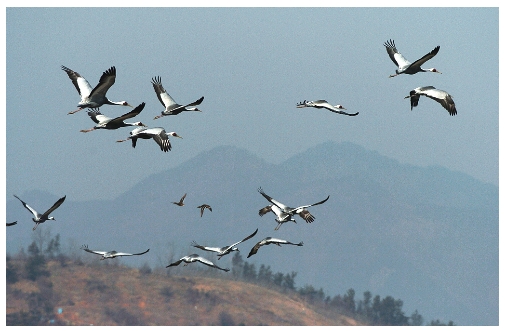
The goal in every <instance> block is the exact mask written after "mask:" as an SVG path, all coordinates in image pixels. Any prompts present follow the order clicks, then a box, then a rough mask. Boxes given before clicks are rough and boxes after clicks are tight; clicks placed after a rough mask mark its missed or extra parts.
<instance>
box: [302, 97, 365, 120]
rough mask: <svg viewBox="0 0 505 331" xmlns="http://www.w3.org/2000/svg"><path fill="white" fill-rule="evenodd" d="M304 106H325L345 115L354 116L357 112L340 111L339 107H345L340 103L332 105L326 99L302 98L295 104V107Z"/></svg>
mask: <svg viewBox="0 0 505 331" xmlns="http://www.w3.org/2000/svg"><path fill="white" fill-rule="evenodd" d="M305 107H314V108H325V109H328V110H329V111H332V112H334V113H337V114H342V115H347V116H356V115H358V114H359V112H357V113H353V114H350V113H347V112H345V111H342V110H341V109H345V108H344V107H343V106H342V105H335V106H333V105H331V104H330V103H329V102H328V101H326V100H315V101H307V100H303V102H299V103H297V104H296V108H305Z"/></svg>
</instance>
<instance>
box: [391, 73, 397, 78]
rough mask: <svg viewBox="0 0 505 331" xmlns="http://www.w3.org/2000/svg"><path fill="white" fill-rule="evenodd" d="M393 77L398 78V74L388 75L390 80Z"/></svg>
mask: <svg viewBox="0 0 505 331" xmlns="http://www.w3.org/2000/svg"><path fill="white" fill-rule="evenodd" d="M395 76H398V74H394V75H389V78H392V77H395Z"/></svg>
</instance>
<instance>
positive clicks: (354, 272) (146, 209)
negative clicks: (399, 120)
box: [7, 142, 498, 325]
mask: <svg viewBox="0 0 505 331" xmlns="http://www.w3.org/2000/svg"><path fill="white" fill-rule="evenodd" d="M260 186H261V187H262V188H263V189H264V190H265V192H266V193H267V194H269V195H271V196H272V197H274V198H275V199H277V200H279V201H281V202H283V203H286V204H289V205H291V206H293V207H294V206H295V205H301V204H306V203H313V202H316V201H320V200H322V199H323V198H325V197H326V196H328V195H330V199H329V200H328V201H327V202H326V203H325V204H322V205H319V206H315V207H312V208H311V213H312V214H313V215H314V216H315V217H316V220H315V222H314V223H311V224H307V223H305V222H304V221H303V220H301V219H299V218H298V219H297V224H293V223H291V222H290V223H288V224H285V225H283V226H282V227H281V228H280V229H279V230H278V231H273V229H274V227H275V225H276V224H275V222H274V221H273V218H274V216H273V215H272V214H268V215H265V216H263V217H259V215H258V210H259V209H260V208H262V207H264V206H266V205H267V204H268V201H266V200H265V199H264V198H263V197H262V196H261V195H260V194H259V193H258V192H257V189H258V188H259V187H260ZM39 193H40V192H39ZM184 193H187V198H186V201H185V202H186V205H185V206H183V207H179V206H176V205H174V204H172V203H171V202H172V201H178V200H179V199H180V197H181V196H182V195H183V194H184ZM30 197H31V193H27V194H26V197H25V200H26V201H27V202H28V203H29V204H30V205H32V204H31V200H30V199H31V198H30ZM46 199H47V200H49V201H52V200H53V198H52V197H50V196H49V197H41V198H40V200H41V201H42V200H44V201H46ZM48 203H52V202H48ZM202 203H208V204H210V205H211V206H212V207H213V211H212V212H207V211H206V213H205V214H204V215H203V217H200V215H199V210H198V209H197V208H196V206H198V205H200V204H202ZM32 206H33V207H35V208H41V209H43V208H44V206H47V204H46V203H43V204H42V206H41V207H38V206H39V203H38V202H37V203H33V205H32ZM54 216H55V217H56V219H57V221H56V222H46V224H43V225H42V226H45V225H48V224H49V226H48V227H42V229H45V228H47V229H51V231H52V232H53V233H56V232H59V233H61V235H62V238H64V237H66V238H69V239H70V238H73V240H75V237H80V238H77V239H78V240H79V242H75V243H74V249H76V248H77V246H80V245H81V244H84V243H88V244H89V245H90V248H93V249H103V250H107V249H108V248H107V247H105V246H108V245H112V246H115V248H111V249H125V250H126V249H129V250H132V251H136V250H138V249H142V250H145V249H146V247H147V246H149V247H150V248H151V252H152V254H149V257H147V255H146V257H147V258H148V260H149V263H151V264H153V263H154V264H157V265H160V264H163V263H167V262H168V260H169V258H167V256H172V257H174V258H177V257H178V256H179V255H181V254H187V253H190V252H193V250H192V249H191V247H190V245H189V244H190V243H191V241H192V240H195V241H197V242H198V243H200V244H203V245H209V246H214V245H218V246H223V245H227V244H231V243H233V242H236V241H237V240H238V239H241V238H243V237H244V236H245V235H247V234H250V233H252V232H253V231H254V230H255V229H256V228H258V229H259V232H258V235H257V236H256V237H255V238H253V239H251V240H250V241H248V242H246V243H243V244H241V245H240V246H241V247H239V248H241V249H243V250H244V251H247V250H248V249H250V246H252V245H254V241H255V240H258V241H259V240H260V239H263V238H264V237H265V236H275V237H278V238H282V239H287V240H290V241H304V243H305V245H304V247H303V249H296V248H298V247H295V248H292V247H282V248H277V249H276V248H275V247H274V248H270V247H268V248H266V249H265V250H264V251H260V252H259V253H258V254H257V255H255V256H253V257H251V261H254V262H255V263H256V264H258V265H259V264H265V265H272V267H273V269H274V270H277V269H278V270H279V271H282V272H286V271H287V272H289V271H296V272H298V278H297V279H298V281H300V284H297V285H300V286H303V285H304V284H311V285H313V286H315V287H322V288H323V289H324V290H325V291H326V292H329V293H330V294H334V293H343V292H344V291H346V290H347V289H349V288H354V289H356V292H357V293H360V291H365V290H371V291H372V292H374V293H384V294H391V295H393V296H394V297H400V298H402V299H403V300H405V305H406V311H407V313H410V312H411V310H413V309H418V310H419V311H420V312H422V313H423V316H427V318H429V319H431V317H430V315H429V314H431V313H433V314H435V313H437V314H438V313H441V314H446V315H444V316H433V318H434V319H435V318H440V319H441V320H447V319H452V320H454V321H455V322H456V323H457V324H460V325H461V324H472V323H476V324H491V325H492V324H493V321H496V322H497V321H498V317H497V316H498V313H497V305H498V297H497V294H496V296H493V295H491V296H489V295H486V294H484V293H492V292H493V291H494V290H495V289H496V290H497V288H498V188H497V187H496V186H493V185H492V184H487V183H482V182H479V181H478V180H476V179H473V178H472V177H470V176H468V175H465V174H462V173H459V172H455V171H451V170H448V169H445V168H443V167H432V166H430V167H417V166H412V165H405V164H402V163H400V162H398V161H396V160H393V159H390V158H387V157H385V156H382V155H380V154H379V153H377V152H375V151H368V150H366V149H364V148H363V147H361V146H358V145H355V144H352V143H333V142H328V143H324V144H321V145H319V146H316V147H314V148H311V149H309V150H307V151H305V152H301V153H300V154H298V155H297V156H295V157H293V158H290V159H288V160H286V161H284V162H281V163H280V164H278V165H275V164H270V163H267V162H265V161H264V160H262V159H261V158H259V157H257V156H255V155H254V154H252V153H250V152H248V151H245V150H243V149H240V148H236V147H233V146H222V147H218V148H215V149H212V150H209V151H206V152H203V153H201V154H199V155H197V156H196V157H195V158H193V159H191V160H188V161H186V162H185V163H183V164H181V165H179V166H176V167H174V168H171V169H168V170H166V171H162V172H159V173H158V174H155V175H151V176H148V177H147V178H145V179H143V180H142V181H140V182H139V183H137V184H136V185H134V186H133V187H132V189H131V190H129V191H127V192H125V193H124V194H122V195H120V196H118V197H117V198H116V199H114V200H111V201H86V202H74V201H72V200H71V197H67V201H66V202H65V204H64V205H62V207H60V209H58V210H57V212H55V215H54ZM29 217H30V215H29V214H28V213H27V212H26V210H24V208H22V206H21V205H20V204H19V202H18V203H16V202H15V201H14V199H8V200H7V218H8V221H12V220H13V219H16V220H18V223H19V224H18V225H16V227H10V228H9V229H8V230H9V231H8V235H7V248H8V251H9V249H12V247H14V250H15V249H16V248H17V247H19V243H17V241H19V242H24V243H26V241H27V238H26V233H21V232H20V231H21V229H22V228H23V229H24V231H27V230H26V229H28V228H31V226H32V225H31V224H29V223H31V222H30V221H29V220H30V218H29ZM25 219H26V221H24V220H25ZM12 228H16V229H12ZM30 231H31V230H30ZM17 232H19V233H17ZM81 241H82V242H81ZM26 246H27V244H24V245H23V247H26ZM125 246H126V247H125ZM244 246H245V247H244ZM295 249H296V250H295ZM181 256H182V255H181ZM179 257H180V256H179ZM207 257H208V258H214V257H213V256H212V255H209V256H207ZM286 257H296V259H290V258H286ZM467 257H471V259H468V258H467ZM484 257H486V258H484ZM220 261H223V262H224V264H225V265H224V267H226V263H229V261H228V260H227V259H221V260H220ZM311 270H312V271H311ZM460 270H461V271H460ZM413 284H424V286H426V287H429V288H432V289H433V290H425V289H424V288H423V289H420V290H417V289H415V286H414V285H413ZM409 293H412V297H409ZM468 295H471V296H472V300H471V303H470V304H469V303H467V301H468V300H469V299H468ZM461 298H465V300H463V299H461ZM440 302H447V303H449V302H452V304H451V305H453V307H446V308H445V309H446V310H445V311H444V310H443V309H438V307H437V309H436V310H435V309H434V308H429V307H430V305H431V306H434V307H435V306H437V305H438V304H439V303H440ZM416 303H419V304H416ZM448 305H449V304H448ZM489 310H491V311H492V312H491V313H490V312H489ZM484 312H486V314H487V316H488V317H483V316H484V315H486V314H484ZM465 318H466V319H467V321H465ZM472 321H473V322H472Z"/></svg>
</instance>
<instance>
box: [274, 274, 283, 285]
mask: <svg viewBox="0 0 505 331" xmlns="http://www.w3.org/2000/svg"><path fill="white" fill-rule="evenodd" d="M283 279H284V274H283V273H282V272H276V273H275V275H274V277H273V280H272V281H273V283H274V285H277V286H279V287H281V286H282V280H283Z"/></svg>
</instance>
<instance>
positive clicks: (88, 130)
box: [81, 128, 95, 132]
mask: <svg viewBox="0 0 505 331" xmlns="http://www.w3.org/2000/svg"><path fill="white" fill-rule="evenodd" d="M93 130H95V128H91V129H87V130H81V132H90V131H93Z"/></svg>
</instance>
